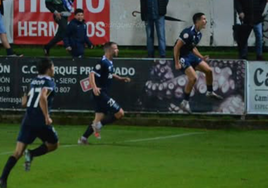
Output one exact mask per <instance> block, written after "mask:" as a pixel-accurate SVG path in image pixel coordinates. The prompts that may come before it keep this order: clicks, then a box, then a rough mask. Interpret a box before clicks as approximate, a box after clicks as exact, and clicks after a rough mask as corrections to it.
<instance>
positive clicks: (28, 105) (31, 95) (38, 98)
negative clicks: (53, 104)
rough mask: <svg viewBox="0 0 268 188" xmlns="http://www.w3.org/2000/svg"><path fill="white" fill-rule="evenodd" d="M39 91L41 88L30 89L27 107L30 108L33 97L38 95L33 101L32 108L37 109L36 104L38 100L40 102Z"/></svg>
mask: <svg viewBox="0 0 268 188" xmlns="http://www.w3.org/2000/svg"><path fill="white" fill-rule="evenodd" d="M41 89H42V88H32V89H31V90H30V92H29V94H28V96H30V98H29V100H28V102H27V107H30V106H31V103H32V100H33V97H34V95H35V94H38V96H37V98H36V99H35V102H34V106H33V107H34V108H37V106H38V103H39V100H40V96H41Z"/></svg>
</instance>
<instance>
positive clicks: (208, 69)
mask: <svg viewBox="0 0 268 188" xmlns="http://www.w3.org/2000/svg"><path fill="white" fill-rule="evenodd" d="M196 70H198V71H201V72H203V73H205V75H206V82H207V93H206V96H208V97H211V98H215V99H222V97H221V96H220V95H217V94H216V93H214V92H213V72H212V69H211V67H210V66H209V65H208V64H207V63H206V62H205V61H201V62H200V63H199V64H198V65H197V66H196Z"/></svg>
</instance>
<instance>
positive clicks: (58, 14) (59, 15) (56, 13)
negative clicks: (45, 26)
mask: <svg viewBox="0 0 268 188" xmlns="http://www.w3.org/2000/svg"><path fill="white" fill-rule="evenodd" d="M54 14H55V17H56V20H57V21H59V20H60V19H61V14H60V13H59V12H55V13H54Z"/></svg>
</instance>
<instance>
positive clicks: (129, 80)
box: [113, 74, 131, 82]
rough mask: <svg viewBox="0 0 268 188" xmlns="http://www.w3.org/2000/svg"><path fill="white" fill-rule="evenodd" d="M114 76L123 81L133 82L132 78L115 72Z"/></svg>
mask: <svg viewBox="0 0 268 188" xmlns="http://www.w3.org/2000/svg"><path fill="white" fill-rule="evenodd" d="M113 78H114V79H116V80H119V81H123V82H131V79H130V78H129V77H121V76H118V75H116V74H113Z"/></svg>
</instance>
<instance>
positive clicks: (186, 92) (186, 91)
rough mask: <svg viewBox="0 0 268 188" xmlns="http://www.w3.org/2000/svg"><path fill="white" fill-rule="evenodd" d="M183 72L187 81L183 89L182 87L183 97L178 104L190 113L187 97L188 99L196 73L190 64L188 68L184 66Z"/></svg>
mask: <svg viewBox="0 0 268 188" xmlns="http://www.w3.org/2000/svg"><path fill="white" fill-rule="evenodd" d="M185 74H186V76H187V78H188V83H187V84H186V86H185V89H184V98H183V101H182V102H181V104H180V108H181V109H182V110H184V111H186V112H188V113H191V109H190V105H189V99H190V94H191V91H192V89H193V87H194V85H195V83H196V80H197V75H196V72H195V70H194V68H193V67H192V66H189V67H188V68H186V70H185Z"/></svg>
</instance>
